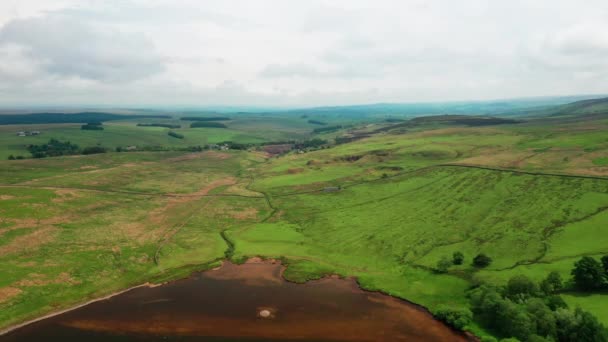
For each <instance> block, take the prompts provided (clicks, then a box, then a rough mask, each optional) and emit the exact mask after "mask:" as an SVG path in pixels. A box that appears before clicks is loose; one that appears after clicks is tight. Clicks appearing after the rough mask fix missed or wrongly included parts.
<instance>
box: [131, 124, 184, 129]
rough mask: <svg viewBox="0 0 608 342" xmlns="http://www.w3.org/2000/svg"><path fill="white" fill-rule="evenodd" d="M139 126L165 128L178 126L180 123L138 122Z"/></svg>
mask: <svg viewBox="0 0 608 342" xmlns="http://www.w3.org/2000/svg"><path fill="white" fill-rule="evenodd" d="M137 126H140V127H165V128H180V127H182V126H181V125H173V124H165V123H138V124H137Z"/></svg>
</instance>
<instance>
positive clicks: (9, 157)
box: [8, 154, 16, 160]
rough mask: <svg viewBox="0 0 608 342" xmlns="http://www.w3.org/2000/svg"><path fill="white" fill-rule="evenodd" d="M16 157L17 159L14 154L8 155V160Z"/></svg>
mask: <svg viewBox="0 0 608 342" xmlns="http://www.w3.org/2000/svg"><path fill="white" fill-rule="evenodd" d="M15 159H16V158H15V156H14V155H12V154H11V155H10V156H8V160H15Z"/></svg>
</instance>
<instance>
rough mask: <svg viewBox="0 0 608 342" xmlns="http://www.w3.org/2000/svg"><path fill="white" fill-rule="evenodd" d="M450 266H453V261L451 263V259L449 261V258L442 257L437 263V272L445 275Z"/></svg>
mask: <svg viewBox="0 0 608 342" xmlns="http://www.w3.org/2000/svg"><path fill="white" fill-rule="evenodd" d="M450 266H452V261H450V259H448V258H447V257H442V258H441V259H439V261H438V262H437V272H439V273H445V272H447V271H448V269H449V268H450Z"/></svg>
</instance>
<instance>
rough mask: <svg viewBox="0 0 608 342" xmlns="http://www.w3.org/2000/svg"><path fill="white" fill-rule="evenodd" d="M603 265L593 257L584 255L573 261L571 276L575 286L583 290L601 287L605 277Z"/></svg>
mask: <svg viewBox="0 0 608 342" xmlns="http://www.w3.org/2000/svg"><path fill="white" fill-rule="evenodd" d="M605 274H606V273H605V271H604V267H603V266H602V265H601V264H600V263H599V262H598V261H597V260H596V259H594V258H592V257H588V256H584V257H582V258H581V259H580V260H579V261H577V262H576V263H574V269H573V270H572V276H573V277H574V283H575V284H576V286H577V287H578V288H579V289H581V290H584V291H591V290H594V289H597V288H599V287H601V286H602V285H603V283H604V277H605Z"/></svg>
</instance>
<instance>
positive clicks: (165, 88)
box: [0, 0, 608, 106]
mask: <svg viewBox="0 0 608 342" xmlns="http://www.w3.org/2000/svg"><path fill="white" fill-rule="evenodd" d="M607 92H608V1H606V0H585V1H584V2H581V1H580V0H571V1H566V0H486V1H482V0H460V1H453V0H395V1H388V0H369V1H368V0H360V1H359V0H344V1H341V0H335V1H318V0H306V1H304V0H298V1H295V0H293V1H292V0H276V1H273V0H268V1H263V0H259V1H258V0H242V1H233V0H221V1H220V0H217V1H205V0H191V1H190V0H98V1H93V0H91V1H88V0H1V1H0V105H4V106H12V105H80V104H86V105H184V106H191V105H200V106H208V105H233V106H238V105H254V106H310V105H335V104H355V103H371V102H422V101H448V100H470V99H496V98H510V97H529V96H541V95H567V94H596V93H607Z"/></svg>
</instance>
